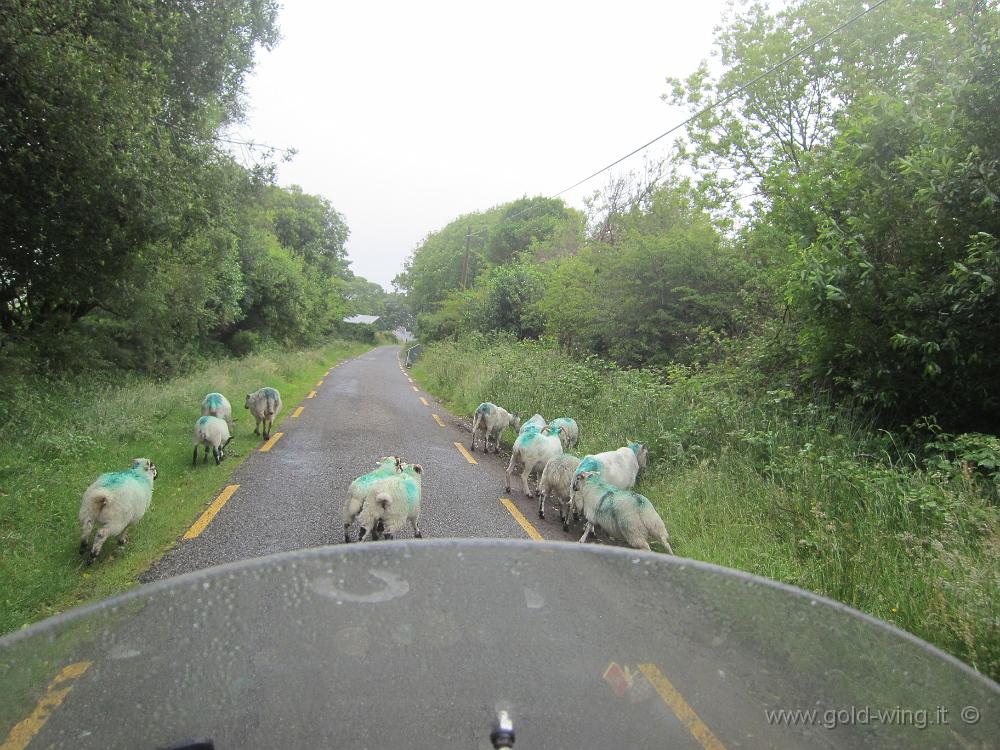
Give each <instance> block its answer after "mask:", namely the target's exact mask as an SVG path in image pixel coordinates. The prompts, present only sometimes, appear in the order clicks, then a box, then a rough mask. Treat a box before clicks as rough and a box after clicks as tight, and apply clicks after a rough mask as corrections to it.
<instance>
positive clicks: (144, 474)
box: [80, 458, 156, 565]
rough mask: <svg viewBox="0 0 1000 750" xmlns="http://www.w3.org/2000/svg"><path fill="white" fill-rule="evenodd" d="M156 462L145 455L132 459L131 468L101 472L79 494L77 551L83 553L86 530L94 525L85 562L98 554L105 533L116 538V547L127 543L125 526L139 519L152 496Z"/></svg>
mask: <svg viewBox="0 0 1000 750" xmlns="http://www.w3.org/2000/svg"><path fill="white" fill-rule="evenodd" d="M154 479H156V464H154V463H153V462H152V461H150V460H149V459H148V458H133V459H132V468H131V469H128V470H127V471H114V472H109V473H107V474H101V475H100V476H99V477H97V479H96V480H94V483H93V484H92V485H90V487H88V488H87V491H86V492H84V493H83V500H82V501H81V503H80V526H81V527H82V531H81V534H80V554H81V555H84V554H86V553H87V545H88V541H89V539H90V532H91V531H92V530H93V528H94V524H95V523H96V524H97V527H98V528H97V533H96V534H95V535H94V544H93V546H92V547H91V548H90V556H89V557H88V558H87V564H88V565H90V564H91V563H92V562H94V560H96V559H97V556H98V555H100V554H101V547H103V546H104V542H106V541H107V539H108V537H109V536H117V537H118V546H120V547H121V546H124V545H125V544H126V543H127V542H128V534H127V533H126V530H127V529H128V527H129V526H130V525H131V524H133V523H136V522H137V521H138V520H139V519H140V518H142V517H143V516H144V515H145V514H146V511H147V510H149V503H150V501H151V500H152V499H153V480H154Z"/></svg>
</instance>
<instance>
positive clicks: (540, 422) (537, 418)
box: [518, 414, 549, 433]
mask: <svg viewBox="0 0 1000 750" xmlns="http://www.w3.org/2000/svg"><path fill="white" fill-rule="evenodd" d="M548 424H549V423H548V422H546V421H545V417H543V416H542V415H541V414H535V415H533V416H532V417H531V419H529V420H528V421H527V422H524V423H523V424H522V425H521V428H520V429H519V430H518V433H524V432H527V431H528V430H529V429H531V430H541V429H543V428H545V427H547V426H548Z"/></svg>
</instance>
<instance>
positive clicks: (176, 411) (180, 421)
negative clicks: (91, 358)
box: [0, 341, 370, 634]
mask: <svg viewBox="0 0 1000 750" xmlns="http://www.w3.org/2000/svg"><path fill="white" fill-rule="evenodd" d="M369 348H370V346H369V345H366V344H361V343H356V342H344V341H334V342H331V343H329V344H327V345H326V346H323V347H321V348H317V349H312V350H308V351H298V352H295V351H281V350H269V351H265V352H263V353H259V354H253V355H249V356H247V357H244V358H242V359H222V360H219V361H218V362H216V363H215V364H213V365H211V366H206V367H203V368H201V369H198V370H197V371H195V372H192V373H190V374H188V375H184V376H181V377H177V378H173V379H170V380H167V381H164V382H156V381H154V380H152V379H149V378H141V377H137V376H125V377H123V378H122V379H121V380H120V381H119V382H118V383H116V384H113V385H110V384H107V383H102V382H100V381H99V380H97V379H96V378H95V377H93V376H90V377H88V376H78V377H75V378H67V379H63V380H52V379H49V378H44V377H39V378H36V379H33V380H28V379H24V380H23V381H22V382H17V383H7V384H6V386H5V388H4V389H3V390H4V394H3V397H2V398H3V403H2V404H0V406H2V408H3V411H2V416H0V542H2V543H0V603H2V606H0V634H2V633H6V632H9V631H11V630H15V629H17V628H20V627H23V626H25V625H28V624H30V623H32V622H35V621H36V620H39V619H42V618H44V617H48V616H50V615H53V614H56V613H58V612H61V611H63V610H65V609H68V608H70V607H72V606H76V605H78V604H83V603H86V602H90V601H94V600H97V599H102V598H104V597H107V596H110V595H112V594H116V593H119V592H121V591H123V590H125V589H127V588H129V587H131V586H133V585H135V584H136V582H137V580H138V576H139V575H140V574H141V573H142V572H143V571H144V570H146V569H147V568H148V567H149V566H150V565H151V564H152V563H153V562H155V561H156V560H157V559H159V558H160V557H161V556H162V555H163V553H164V552H165V551H166V550H168V549H169V548H170V547H171V546H172V545H173V544H174V542H175V541H176V540H177V539H178V537H179V536H180V535H181V534H182V533H183V532H184V531H185V530H186V529H187V528H188V527H189V526H190V525H191V523H192V522H193V521H194V520H195V519H196V518H197V517H198V515H199V514H200V513H201V512H202V511H203V510H204V509H205V507H206V506H207V505H208V503H209V502H210V501H211V500H212V498H213V497H214V496H215V495H216V494H217V493H218V492H219V490H220V489H222V487H223V486H225V484H226V483H227V482H228V481H229V479H230V477H231V476H232V474H233V472H234V471H235V469H236V467H237V466H239V465H240V463H242V461H243V460H244V459H245V458H246V456H248V455H249V454H250V453H251V452H252V451H254V450H256V449H257V448H258V447H259V445H260V439H259V438H256V437H255V436H254V434H253V427H254V420H253V417H252V416H250V414H249V412H247V411H245V410H244V409H243V396H244V394H245V393H247V392H250V391H253V390H256V389H257V388H259V387H261V386H263V385H271V386H274V387H276V388H278V390H280V391H281V394H282V398H283V401H284V408H283V410H282V413H281V414H280V415H279V423H280V421H281V420H284V419H285V418H287V417H288V415H289V414H290V413H291V412H292V411H293V409H294V407H295V405H296V404H297V403H298V402H299V401H301V400H302V399H304V398H305V396H306V394H307V393H308V391H309V390H310V389H311V388H312V387H313V386H314V384H315V383H316V381H317V380H318V379H319V378H320V377H321V376H322V374H323V373H324V372H325V371H326V369H327V368H328V367H330V366H331V365H333V364H335V363H336V362H337V361H339V360H341V359H344V358H346V357H350V356H354V355H356V354H359V353H361V352H363V351H366V350H367V349H369ZM211 391H219V392H221V393H223V394H225V396H226V397H227V398H228V399H229V400H230V402H231V403H232V405H233V417H234V419H235V420H236V428H235V431H234V432H235V437H234V439H233V441H232V442H231V443H230V444H229V447H228V448H227V451H226V460H225V461H223V463H222V464H221V465H220V466H215V464H214V462H212V461H211V460H209V462H208V464H207V465H206V464H202V463H201V458H200V457H199V463H198V466H197V467H192V466H191V450H192V448H191V433H192V429H193V426H194V422H195V420H196V419H197V417H198V416H199V415H200V414H201V410H200V406H201V400H202V398H203V397H204V395H205V394H206V393H208V392H211ZM278 429H280V427H279V425H278V424H276V425H275V430H278ZM136 456H144V457H148V458H150V459H152V460H153V462H154V463H156V466H157V470H158V477H157V479H156V483H155V487H154V490H153V502H152V505H151V507H150V509H149V511H148V512H147V514H146V516H145V517H144V518H143V519H142V520H141V521H140V522H139V523H138V524H137V525H136V526H135V528H134V529H131V530H130V542H129V544H128V545H126V546H125V547H123V548H119V547H118V546H117V544H116V543H115V540H113V539H112V540H110V541H109V542H108V543H107V544H106V545H105V546H104V549H103V550H102V552H101V556H100V558H99V559H98V560H97V561H96V562H95V563H94V564H93V565H92V566H90V567H88V566H86V565H85V560H84V557H83V556H81V555H80V554H79V553H78V551H77V549H78V544H79V538H80V527H79V521H78V520H77V514H78V512H79V507H80V498H81V497H82V495H83V491H84V490H85V489H86V488H87V487H88V486H89V485H90V483H91V482H93V480H94V479H95V478H96V477H97V475H98V474H101V473H102V472H106V471H118V470H122V469H125V468H127V467H128V465H129V461H130V459H131V458H133V457H136Z"/></svg>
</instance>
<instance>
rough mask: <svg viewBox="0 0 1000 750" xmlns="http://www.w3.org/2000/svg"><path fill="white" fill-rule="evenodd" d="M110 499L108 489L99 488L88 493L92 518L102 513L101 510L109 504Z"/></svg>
mask: <svg viewBox="0 0 1000 750" xmlns="http://www.w3.org/2000/svg"><path fill="white" fill-rule="evenodd" d="M109 499H110V498H109V497H108V490H106V489H100V488H99V489H96V490H94V491H93V492H90V493H88V494H87V509H88V511H89V512H90V516H91V518H97V516H99V515H100V513H101V511H102V510H104V508H105V506H107V504H108V500H109Z"/></svg>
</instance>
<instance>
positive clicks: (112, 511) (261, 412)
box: [80, 386, 281, 565]
mask: <svg viewBox="0 0 1000 750" xmlns="http://www.w3.org/2000/svg"><path fill="white" fill-rule="evenodd" d="M244 406H245V407H246V408H247V409H249V410H250V413H251V414H253V416H254V419H255V420H256V427H255V428H254V431H253V432H254V435H260V429H261V425H263V427H264V439H265V440H267V439H268V438H269V437H270V436H271V427H272V426H273V424H274V418H275V417H276V416H277V415H278V412H280V411H281V394H280V393H278V390H277V389H276V388H271V387H269V386H265V387H264V388H261V389H259V390H257V391H254V392H253V393H248V394H247V397H246V402H245V403H244ZM201 414H202V416H201V417H199V418H198V421H196V422H195V423H194V456H193V457H192V463H193V464H194V465H196V466H197V464H198V447H199V446H202V445H204V446H205V458H204V461H205V462H207V461H208V452H209V449H210V448H211V451H212V456H213V457H214V458H215V463H216V465H218V464H219V463H221V461H222V459H223V457H224V456H225V453H224V450H223V449H224V448H225V447H226V445H228V443H229V441H230V440H232V439H233V438H232V429H233V408H232V406H230V404H229V401H228V399H226V397H225V396H223V395H222V394H221V393H209V394H208V395H207V396H205V398H204V399H203V400H202V402H201ZM154 479H156V465H155V464H154V463H153V462H152V461H150V460H149V459H148V458H134V459H132V467H131V468H130V469H127V470H126V471H113V472H109V473H107V474H101V475H100V476H99V477H97V479H96V480H94V483H93V484H92V485H90V487H88V488H87V491H86V492H84V493H83V500H82V501H81V503H80V527H81V531H80V554H81V555H84V554H86V553H87V549H88V548H89V549H90V556H89V557H88V558H87V564H88V565H89V564H90V563H92V562H93V561H94V560H96V559H97V556H98V555H100V554H101V547H103V546H104V543H105V542H106V541H107V539H108V537H110V536H117V537H118V545H119V546H123V545H124V544H125V543H127V542H128V533H127V532H128V527H129V526H131V525H132V524H134V523H136V522H137V521H139V519H140V518H142V517H143V516H144V515H146V511H147V510H149V503H150V501H151V500H152V499H153V480H154ZM95 526H96V527H97V533H96V534H94V540H93V542H92V543H91V541H90V535H91V533H93V531H94V527H95Z"/></svg>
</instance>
